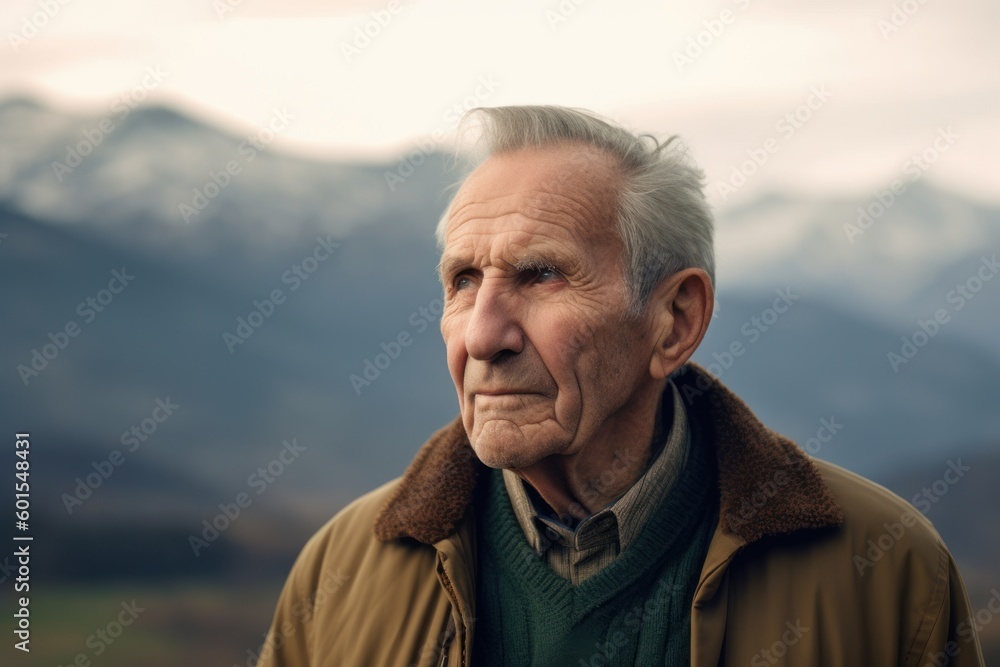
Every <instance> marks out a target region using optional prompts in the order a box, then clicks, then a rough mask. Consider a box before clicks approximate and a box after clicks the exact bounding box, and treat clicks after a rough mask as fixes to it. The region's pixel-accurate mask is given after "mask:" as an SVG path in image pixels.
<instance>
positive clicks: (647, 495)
mask: <svg viewBox="0 0 1000 667" xmlns="http://www.w3.org/2000/svg"><path fill="white" fill-rule="evenodd" d="M671 396H672V399H673V400H672V402H669V401H670V400H671V398H670V397H671ZM662 400H663V402H664V406H663V407H664V420H665V421H666V419H668V418H669V412H668V409H669V407H670V406H671V405H672V406H673V417H672V420H671V426H670V431H669V433H668V434H667V436H666V438H665V440H661V441H660V442H659V443H654V452H653V453H652V455H651V456H650V461H649V462H648V463H647V464H646V469H645V471H644V472H643V474H642V475H641V476H640V477H639V479H638V480H636V482H635V483H634V484H633V485H632V486H631V487H629V488H628V489H627V490H626V491H625V492H624V493H623V494H622V495H620V496H619V497H618V498H617V499H616V500H614V501H612V502H610V503H608V504H607V505H606V506H605V507H604V508H602V509H601V510H599V511H597V512H595V513H594V514H592V515H590V516H588V517H586V518H584V519H582V520H580V521H574V520H573V519H572V518H571V517H568V516H567V517H564V518H565V519H566V520H567V521H568V522H569V523H566V522H564V521H562V520H560V519H559V517H558V516H557V515H556V513H555V511H554V510H553V509H552V508H551V507H549V505H548V503H546V502H545V501H544V500H543V499H542V497H541V496H540V495H539V494H538V492H537V491H535V489H534V488H533V487H532V486H531V485H530V484H525V483H524V481H523V480H522V479H521V478H520V477H518V475H517V473H515V472H513V471H511V470H508V469H506V468H505V469H504V470H503V480H504V486H505V487H506V489H507V495H508V496H509V497H510V501H511V505H512V507H513V508H514V514H515V516H516V517H517V522H518V523H519V524H520V525H521V529H522V530H523V531H524V535H525V537H526V538H527V539H528V543H529V544H530V545H531V547H532V548H533V549H534V550H535V553H537V554H538V555H539V556H541V557H543V558H544V559H545V561H546V563H547V564H548V565H549V567H551V568H552V569H553V570H554V571H555V572H556V573H557V574H558V575H559V576H561V577H563V578H564V579H569V580H570V581H571V582H572V583H573V585H574V586H576V585H579V584H580V583H582V582H583V581H585V580H586V579H588V578H589V577H591V576H593V575H595V574H597V573H598V572H600V571H601V570H602V569H603V568H604V567H606V566H607V565H609V564H610V563H611V562H612V561H613V560H614V559H615V558H617V557H618V555H619V554H620V553H621V552H622V551H624V550H625V549H627V548H628V546H629V544H631V543H632V542H633V541H635V538H636V537H637V536H638V535H639V532H640V531H641V530H642V527H643V526H644V525H645V523H646V520H647V519H648V518H649V516H650V515H651V514H652V512H653V510H655V509H656V508H657V507H658V506H659V505H660V501H662V500H663V498H665V497H666V495H667V493H669V491H670V489H671V488H672V487H673V485H674V482H675V481H676V480H677V478H678V476H679V475H680V472H681V470H682V469H683V468H684V464H685V463H686V461H687V457H688V449H689V447H690V443H691V435H690V430H689V428H688V422H687V414H686V413H685V411H684V401H683V400H682V398H681V395H680V392H679V391H678V390H677V388H676V387H675V386H674V383H673V381H670V382H668V383H667V387H666V389H665V390H664V396H663V399H662ZM616 456H617V454H616ZM606 472H607V473H608V474H612V475H613V474H614V471H611V470H609V471H606ZM610 483H613V481H610ZM591 484H592V487H593V488H600V485H601V479H600V478H597V479H595V480H592V481H591Z"/></svg>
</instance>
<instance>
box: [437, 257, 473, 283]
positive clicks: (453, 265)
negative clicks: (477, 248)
mask: <svg viewBox="0 0 1000 667" xmlns="http://www.w3.org/2000/svg"><path fill="white" fill-rule="evenodd" d="M468 263H469V262H468V260H465V259H462V258H461V257H456V256H455V255H449V256H445V255H442V256H441V259H440V261H438V264H437V273H438V277H439V278H444V277H445V276H449V275H451V274H452V273H454V272H455V271H456V270H457V269H458V268H459V267H462V266H467V265H468Z"/></svg>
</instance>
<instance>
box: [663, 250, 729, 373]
mask: <svg viewBox="0 0 1000 667" xmlns="http://www.w3.org/2000/svg"><path fill="white" fill-rule="evenodd" d="M648 307H649V314H650V317H651V318H652V326H653V331H654V335H655V336H656V339H655V346H654V347H653V355H652V358H651V359H650V361H649V372H650V375H652V376H653V378H654V379H656V380H662V379H664V378H666V377H667V376H669V375H670V374H671V373H673V372H674V371H675V370H677V369H678V368H680V367H681V366H683V365H684V363H685V362H686V361H687V360H688V359H689V358H690V357H691V355H692V354H694V351H695V350H696V349H698V346H699V345H701V341H702V339H703V338H704V337H705V332H706V331H707V330H708V325H709V323H710V322H711V321H712V311H713V309H714V307H715V289H714V288H713V287H712V280H711V278H709V276H708V273H706V272H705V271H704V270H703V269H694V268H692V269H684V270H682V271H678V272H677V273H675V274H673V275H670V276H667V277H666V278H664V279H663V280H662V281H661V282H660V284H659V285H658V286H657V288H656V289H655V290H654V291H653V294H652V295H651V296H650V301H649V306H648Z"/></svg>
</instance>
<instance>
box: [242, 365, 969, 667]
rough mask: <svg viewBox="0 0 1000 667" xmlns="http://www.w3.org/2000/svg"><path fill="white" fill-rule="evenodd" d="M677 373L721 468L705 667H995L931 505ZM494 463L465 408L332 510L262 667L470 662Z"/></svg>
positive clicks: (701, 593) (290, 590)
mask: <svg viewBox="0 0 1000 667" xmlns="http://www.w3.org/2000/svg"><path fill="white" fill-rule="evenodd" d="M675 382H676V383H677V387H678V389H680V390H681V392H682V396H683V397H684V398H685V401H686V403H685V405H686V406H687V409H688V411H689V415H690V416H691V418H692V419H695V420H700V423H701V424H702V425H703V426H704V428H705V429H706V430H707V432H708V434H709V435H708V437H707V438H704V439H703V440H702V442H706V443H708V444H711V446H713V447H714V448H715V450H716V455H717V456H716V458H717V461H718V470H719V500H720V516H719V523H718V527H717V528H716V531H715V533H714V535H713V537H712V541H711V543H710V545H709V549H708V555H707V557H706V559H705V563H704V565H703V567H702V570H701V575H700V577H699V581H698V585H697V589H696V591H695V595H694V601H693V603H692V607H691V664H692V665H693V666H694V667H708V666H709V665H733V666H735V665H740V666H741V667H747V666H748V665H749V666H750V667H762V666H768V665H802V666H830V667H833V666H838V667H866V666H875V665H908V666H911V667H937V666H940V665H945V664H947V665H950V666H951V667H966V666H970V667H971V666H973V665H982V664H983V658H982V652H981V650H980V646H979V640H978V637H977V635H976V633H975V629H974V628H975V626H974V625H973V622H972V621H971V612H970V608H969V603H968V599H967V597H966V592H965V588H964V585H963V583H962V579H961V577H960V576H959V573H958V571H957V569H956V567H955V562H954V560H953V559H952V557H951V554H950V553H949V552H948V549H947V548H946V547H945V545H944V543H943V542H942V541H941V538H940V537H939V536H938V534H937V532H935V530H934V528H933V527H932V525H931V523H930V522H929V521H927V520H926V519H925V518H924V517H923V515H921V514H920V513H919V512H917V511H916V510H915V509H914V508H913V507H912V506H911V505H909V504H908V503H906V502H905V501H903V500H902V499H900V498H899V497H897V496H895V495H894V494H892V493H891V492H889V491H888V490H886V489H885V488H883V487H881V486H878V485H876V484H874V483H872V482H870V481H868V480H865V479H863V478H861V477H859V476H857V475H855V474H853V473H851V472H848V471H847V470H844V469H842V468H839V467H837V466H835V465H832V464H830V463H825V462H822V461H818V460H813V459H811V458H810V457H809V456H808V455H806V454H805V453H804V452H802V451H801V450H800V449H799V448H798V447H797V446H796V445H795V444H794V443H792V442H791V441H789V440H787V439H785V438H784V437H782V436H780V435H778V434H777V433H775V432H773V431H771V430H769V429H768V428H766V427H765V426H764V425H763V424H762V423H761V422H760V421H758V420H757V418H756V417H755V416H754V415H753V413H752V412H751V411H750V409H749V408H748V407H747V406H746V404H744V403H743V402H742V401H741V400H740V399H739V398H738V397H736V396H735V395H734V394H733V393H732V392H730V391H729V390H728V389H726V388H725V387H724V386H723V385H722V384H721V383H720V382H719V381H718V380H717V379H715V378H714V377H712V376H711V375H709V374H708V373H707V372H706V371H704V370H703V369H701V368H700V367H698V366H697V365H695V364H688V365H686V366H685V367H684V368H683V369H682V371H681V372H680V373H679V374H678V376H677V377H675ZM484 469H485V466H484V465H483V464H482V463H480V462H479V461H478V459H476V457H475V455H474V454H473V452H472V449H471V448H470V446H469V442H468V439H467V437H466V434H465V431H464V428H463V426H462V422H461V420H460V419H456V420H455V421H454V422H452V423H451V424H449V425H448V426H445V427H444V428H442V429H441V430H439V431H438V432H437V433H435V434H434V435H433V436H432V437H431V438H430V439H429V440H428V441H427V442H426V443H425V444H424V446H423V447H422V448H421V449H420V451H419V452H418V453H417V455H416V456H415V457H414V459H413V461H412V463H411V464H410V465H409V467H408V468H407V470H406V471H405V473H404V474H403V475H402V476H401V477H399V478H396V479H394V480H392V481H390V482H388V483H386V484H384V485H382V486H381V487H379V488H377V489H375V490H374V491H371V492H369V493H367V494H365V495H364V496H362V497H360V498H358V499H357V500H355V501H354V502H352V503H351V504H349V505H348V506H347V507H345V508H344V509H343V510H341V511H340V512H339V513H338V514H337V515H336V516H334V517H333V519H331V520H330V521H329V522H328V523H327V524H326V525H325V526H324V527H323V528H322V529H320V531H319V532H318V533H316V535H315V536H313V537H312V539H310V540H309V542H308V543H307V544H306V546H305V547H304V549H303V550H302V553H301V555H300V556H299V558H298V560H297V561H296V563H295V565H294V567H293V569H292V572H291V574H290V575H289V578H288V581H287V582H286V584H285V587H284V589H283V591H282V593H281V597H280V600H279V602H278V605H277V611H276V613H275V616H274V622H273V625H272V627H271V630H270V632H269V634H268V637H267V639H266V641H265V644H264V647H263V650H262V651H261V658H260V662H259V665H260V666H261V667H307V666H308V667H354V666H362V665H371V666H378V667H390V666H391V667H408V666H414V667H432V666H435V665H452V666H462V667H468V666H469V665H470V661H471V652H472V651H471V648H472V641H473V636H474V633H475V629H476V625H475V621H476V599H475V591H476V586H475V573H476V531H477V529H478V528H479V527H477V526H476V525H475V522H474V520H473V517H474V514H473V506H472V503H473V500H474V499H475V498H477V497H478V496H477V494H476V493H475V491H476V482H477V480H478V479H479V478H480V477H481V473H482V471H483V470H484ZM596 650H597V649H596V647H595V651H596ZM601 664H604V663H603V662H602V663H601ZM573 667H576V666H573Z"/></svg>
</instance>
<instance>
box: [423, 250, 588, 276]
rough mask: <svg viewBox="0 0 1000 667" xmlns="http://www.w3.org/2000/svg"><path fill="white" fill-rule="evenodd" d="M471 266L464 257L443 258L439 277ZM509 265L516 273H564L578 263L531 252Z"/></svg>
mask: <svg viewBox="0 0 1000 667" xmlns="http://www.w3.org/2000/svg"><path fill="white" fill-rule="evenodd" d="M469 265H470V262H469V261H468V260H467V259H464V258H462V257H459V256H456V255H451V256H442V257H441V260H440V261H439V262H438V265H437V272H438V276H439V277H441V278H444V277H445V276H449V275H451V274H452V273H454V272H456V271H458V270H459V269H461V268H464V267H467V266H469ZM508 265H509V266H511V267H512V268H513V269H514V270H515V271H530V270H533V269H547V268H550V267H551V268H553V269H558V270H560V271H563V272H569V271H572V270H573V269H574V267H575V266H576V262H573V261H570V260H569V259H568V258H566V257H563V256H562V255H561V254H559V253H552V252H545V251H540V250H530V251H526V252H523V253H519V256H518V257H515V258H514V261H513V262H512V263H508Z"/></svg>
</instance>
